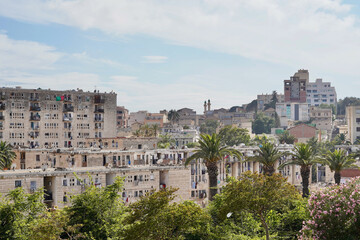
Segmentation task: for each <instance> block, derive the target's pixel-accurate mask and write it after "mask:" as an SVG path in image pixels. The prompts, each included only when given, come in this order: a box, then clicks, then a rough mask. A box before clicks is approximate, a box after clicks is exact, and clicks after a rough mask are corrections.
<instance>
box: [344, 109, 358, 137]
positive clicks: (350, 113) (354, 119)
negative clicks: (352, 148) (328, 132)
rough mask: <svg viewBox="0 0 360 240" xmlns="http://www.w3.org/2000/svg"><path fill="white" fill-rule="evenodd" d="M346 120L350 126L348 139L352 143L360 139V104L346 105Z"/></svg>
mask: <svg viewBox="0 0 360 240" xmlns="http://www.w3.org/2000/svg"><path fill="white" fill-rule="evenodd" d="M346 122H347V127H348V135H347V137H348V139H349V140H350V142H351V143H354V142H356V141H357V140H360V106H347V107H346Z"/></svg>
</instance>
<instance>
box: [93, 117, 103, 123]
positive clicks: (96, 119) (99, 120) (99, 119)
mask: <svg viewBox="0 0 360 240" xmlns="http://www.w3.org/2000/svg"><path fill="white" fill-rule="evenodd" d="M94 121H95V122H104V119H103V118H98V117H96V118H94Z"/></svg>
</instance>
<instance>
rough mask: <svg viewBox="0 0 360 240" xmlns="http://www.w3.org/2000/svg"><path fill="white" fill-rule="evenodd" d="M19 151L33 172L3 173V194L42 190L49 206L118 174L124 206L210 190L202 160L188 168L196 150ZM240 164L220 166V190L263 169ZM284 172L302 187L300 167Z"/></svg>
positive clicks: (201, 198) (247, 150) (199, 198)
mask: <svg viewBox="0 0 360 240" xmlns="http://www.w3.org/2000/svg"><path fill="white" fill-rule="evenodd" d="M238 149H239V150H240V151H241V152H242V153H243V154H244V156H254V154H255V152H256V149H257V147H246V146H243V147H238ZM279 150H280V151H287V152H288V151H291V150H292V146H289V145H286V146H283V145H280V146H279ZM16 153H17V158H16V161H15V162H16V163H17V164H19V165H21V161H23V163H24V164H25V165H26V168H31V169H22V170H8V171H3V172H0V193H2V194H6V193H7V192H8V191H10V190H11V189H14V188H16V187H24V189H25V190H26V191H27V192H33V191H35V190H36V189H38V188H44V189H45V192H46V193H47V195H46V196H45V202H46V203H47V204H48V206H50V207H53V206H58V207H63V206H66V205H68V204H69V198H70V196H71V195H73V194H78V193H81V192H83V191H84V189H85V187H86V186H87V185H89V184H94V185H96V186H98V187H103V186H107V185H109V184H112V183H113V182H114V179H115V177H117V176H120V177H124V189H123V192H122V193H121V194H122V197H123V200H124V202H134V201H136V200H137V199H139V197H141V196H142V195H144V194H145V193H147V192H149V191H151V190H156V189H160V188H164V187H170V186H171V187H177V188H179V190H178V191H177V195H178V198H177V200H193V201H195V202H197V203H199V204H205V203H206V199H207V193H208V192H209V188H208V176H207V170H206V167H205V165H204V164H203V163H202V162H201V160H199V161H193V162H191V163H190V164H189V166H187V167H186V166H185V165H184V161H185V160H186V158H187V157H188V156H190V155H191V154H192V149H154V150H145V149H133V150H126V151H123V150H114V149H112V150H111V149H110V150H100V149H97V150H94V149H73V150H70V149H59V150H57V151H51V150H49V149H18V150H16ZM240 160H241V159H237V158H235V157H228V158H227V162H226V163H223V162H219V165H218V166H219V175H218V182H219V187H221V186H223V185H225V184H226V181H225V180H226V178H227V177H228V176H233V177H239V176H240V175H241V174H242V173H244V172H245V171H252V172H261V171H262V167H261V165H260V164H259V163H256V162H243V161H240ZM284 161H287V159H286V158H283V159H281V160H280V161H279V162H277V163H276V169H277V166H279V164H281V163H282V162H284ZM54 163H55V165H52V164H54ZM37 166H39V167H37ZM34 168H38V169H34ZM277 171H278V170H277ZM74 173H75V174H76V175H75V174H74ZM280 173H281V174H283V175H284V176H287V177H288V181H289V182H290V183H293V184H295V185H297V186H300V184H301V178H300V167H299V166H287V167H286V168H284V169H283V170H281V171H280Z"/></svg>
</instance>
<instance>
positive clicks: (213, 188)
mask: <svg viewBox="0 0 360 240" xmlns="http://www.w3.org/2000/svg"><path fill="white" fill-rule="evenodd" d="M206 165H207V166H206V167H207V170H208V175H209V192H210V194H209V200H210V201H212V200H213V199H214V196H215V195H216V194H217V191H218V189H217V176H218V174H219V172H218V166H217V163H216V162H210V163H208V164H206Z"/></svg>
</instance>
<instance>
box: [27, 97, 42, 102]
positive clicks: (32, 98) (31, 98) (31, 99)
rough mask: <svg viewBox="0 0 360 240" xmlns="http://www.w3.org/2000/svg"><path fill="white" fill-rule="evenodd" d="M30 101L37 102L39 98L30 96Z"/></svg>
mask: <svg viewBox="0 0 360 240" xmlns="http://www.w3.org/2000/svg"><path fill="white" fill-rule="evenodd" d="M29 100H30V101H31V102H39V101H40V98H39V97H30V99H29Z"/></svg>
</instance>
